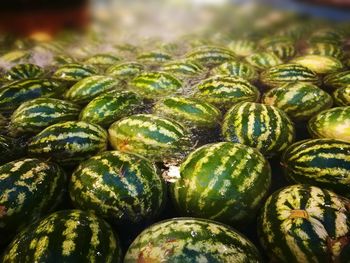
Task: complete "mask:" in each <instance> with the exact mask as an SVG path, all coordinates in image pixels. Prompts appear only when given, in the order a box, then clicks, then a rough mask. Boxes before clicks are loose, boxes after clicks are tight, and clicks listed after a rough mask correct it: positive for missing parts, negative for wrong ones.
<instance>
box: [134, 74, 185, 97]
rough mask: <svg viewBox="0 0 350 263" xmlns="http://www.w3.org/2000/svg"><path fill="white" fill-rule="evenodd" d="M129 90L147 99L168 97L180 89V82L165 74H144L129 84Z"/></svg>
mask: <svg viewBox="0 0 350 263" xmlns="http://www.w3.org/2000/svg"><path fill="white" fill-rule="evenodd" d="M130 85H131V88H132V89H133V90H135V92H137V93H139V94H140V95H141V96H142V97H144V98H147V99H154V98H158V97H159V96H165V95H170V94H172V93H175V92H176V91H178V90H179V89H180V88H181V87H182V82H181V81H180V80H178V79H177V78H176V77H174V76H173V75H171V74H168V73H165V72H145V73H141V74H140V75H138V76H137V77H136V78H134V79H133V80H132V81H131V82H130Z"/></svg>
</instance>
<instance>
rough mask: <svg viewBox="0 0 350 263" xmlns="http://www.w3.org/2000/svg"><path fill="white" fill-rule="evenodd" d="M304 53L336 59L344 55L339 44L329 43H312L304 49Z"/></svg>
mask: <svg viewBox="0 0 350 263" xmlns="http://www.w3.org/2000/svg"><path fill="white" fill-rule="evenodd" d="M304 53H305V54H308V55H321V56H330V57H334V58H337V59H341V58H342V57H343V56H344V52H343V49H342V48H341V46H339V45H334V44H331V43H315V44H312V45H310V46H308V47H307V48H306V49H305V50H304Z"/></svg>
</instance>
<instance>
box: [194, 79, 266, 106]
mask: <svg viewBox="0 0 350 263" xmlns="http://www.w3.org/2000/svg"><path fill="white" fill-rule="evenodd" d="M196 88H197V90H198V91H197V92H196V94H195V96H196V97H198V98H200V99H202V100H203V101H207V102H209V103H212V104H214V105H216V106H218V107H220V108H224V109H228V108H230V107H231V106H232V105H234V104H236V103H238V102H242V101H257V100H258V99H259V96H260V92H259V90H258V89H257V88H256V87H255V86H254V85H252V84H250V83H249V82H248V81H247V80H245V79H243V78H240V77H231V76H222V75H220V76H214V77H210V78H208V79H205V80H203V81H201V82H200V83H198V84H197V85H196Z"/></svg>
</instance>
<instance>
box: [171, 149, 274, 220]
mask: <svg viewBox="0 0 350 263" xmlns="http://www.w3.org/2000/svg"><path fill="white" fill-rule="evenodd" d="M270 183H271V169H270V165H269V163H268V161H267V160H266V159H265V158H264V156H263V155H262V154H261V153H260V152H258V151H257V150H255V149H253V148H251V147H248V146H245V145H243V144H239V143H231V142H220V143H214V144H208V145H204V146H202V147H200V148H198V149H196V150H195V151H194V152H192V153H191V154H190V155H189V156H188V157H187V158H186V159H185V160H184V162H183V163H182V164H181V166H180V174H179V177H178V178H177V180H176V181H175V183H173V184H171V197H172V200H173V202H174V204H175V207H176V208H177V210H178V211H179V213H180V215H186V216H187V215H188V216H194V217H201V218H208V219H212V220H216V221H219V222H223V223H227V224H243V223H245V222H246V221H247V220H248V221H249V220H251V219H252V218H253V217H254V216H255V213H256V211H257V208H258V207H259V204H260V202H261V201H262V200H263V198H264V197H265V196H266V194H267V191H268V189H269V187H270Z"/></svg>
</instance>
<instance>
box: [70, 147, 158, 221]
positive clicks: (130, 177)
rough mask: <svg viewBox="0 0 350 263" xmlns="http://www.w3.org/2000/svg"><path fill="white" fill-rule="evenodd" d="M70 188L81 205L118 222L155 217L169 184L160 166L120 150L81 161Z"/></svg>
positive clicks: (71, 194) (74, 201)
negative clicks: (165, 181)
mask: <svg viewBox="0 0 350 263" xmlns="http://www.w3.org/2000/svg"><path fill="white" fill-rule="evenodd" d="M69 192H70V196H71V199H72V201H73V204H74V205H75V206H76V207H77V208H80V209H83V210H92V211H94V212H95V213H96V214H98V215H101V216H102V217H104V218H106V219H108V220H109V221H110V222H114V223H122V222H125V221H126V222H133V223H138V222H140V221H142V220H145V219H151V218H154V217H155V216H156V215H157V214H159V212H160V211H161V208H162V206H163V204H164V201H165V184H164V182H163V180H162V178H161V177H160V175H158V174H157V169H156V166H155V165H154V164H153V163H151V162H150V161H148V160H147V159H145V158H143V157H141V156H138V155H134V154H128V153H122V152H119V151H109V152H104V153H101V154H99V155H95V156H94V157H92V158H90V159H89V160H87V161H85V162H83V163H81V164H80V165H79V167H78V168H77V169H76V170H75V171H74V173H73V175H72V179H71V182H70V187H69Z"/></svg>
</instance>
